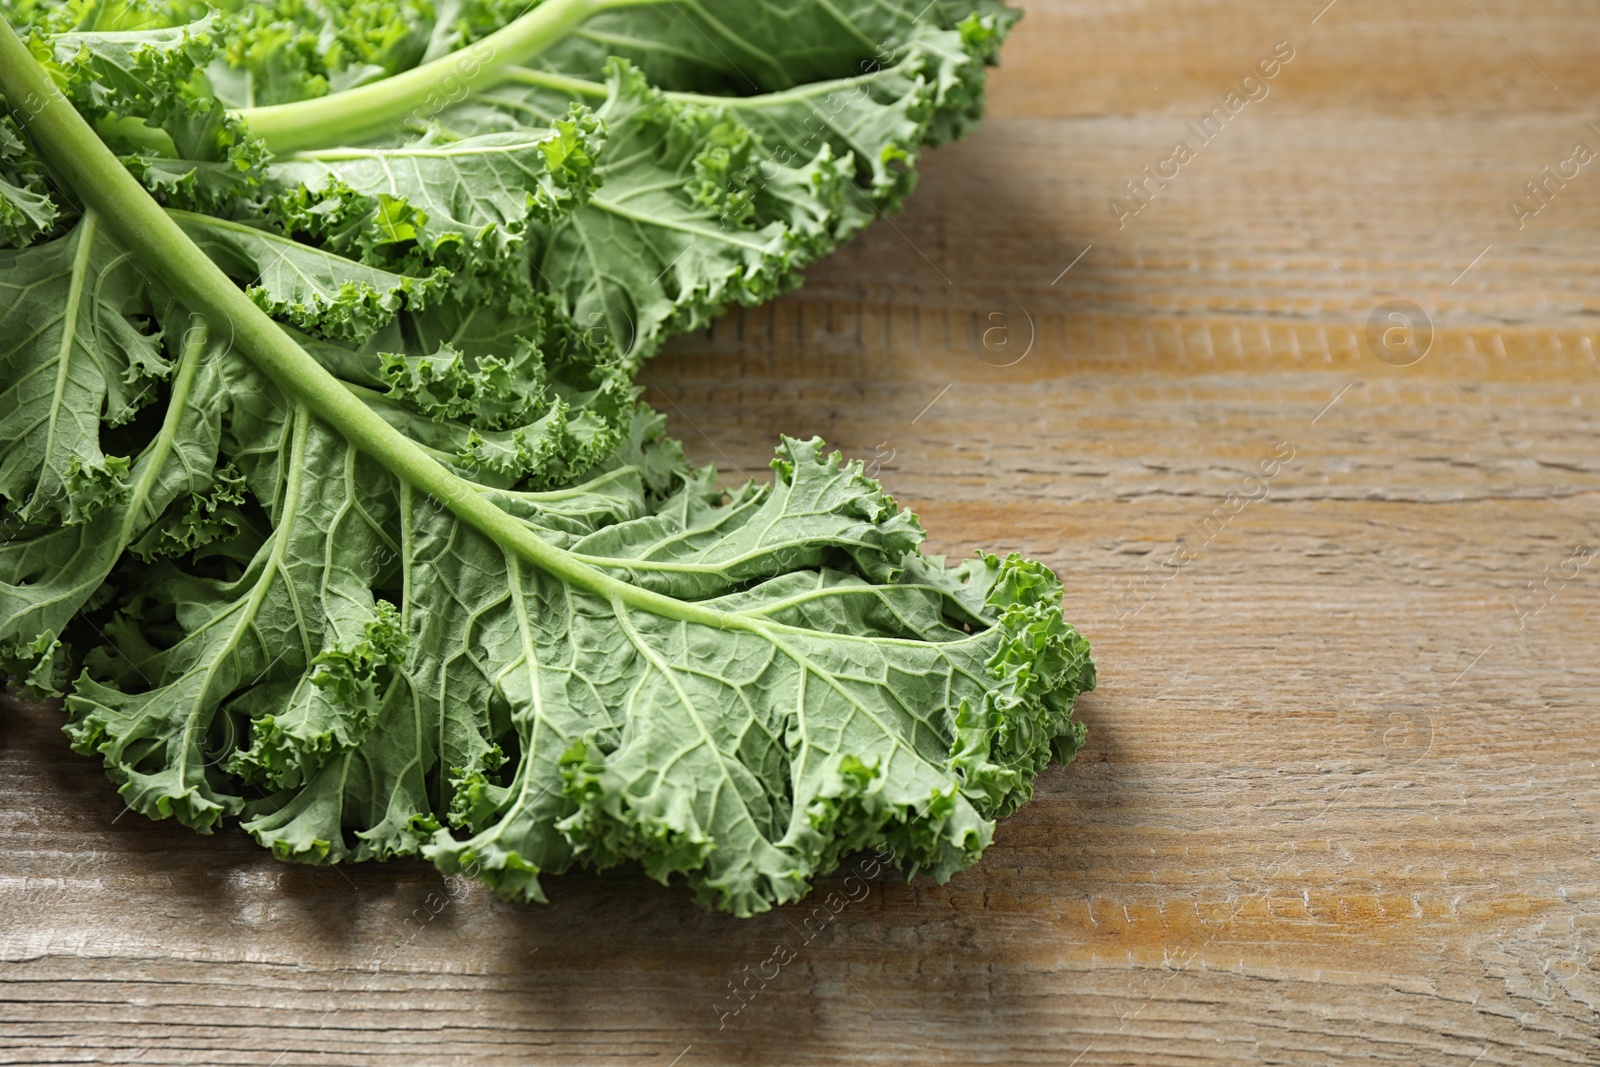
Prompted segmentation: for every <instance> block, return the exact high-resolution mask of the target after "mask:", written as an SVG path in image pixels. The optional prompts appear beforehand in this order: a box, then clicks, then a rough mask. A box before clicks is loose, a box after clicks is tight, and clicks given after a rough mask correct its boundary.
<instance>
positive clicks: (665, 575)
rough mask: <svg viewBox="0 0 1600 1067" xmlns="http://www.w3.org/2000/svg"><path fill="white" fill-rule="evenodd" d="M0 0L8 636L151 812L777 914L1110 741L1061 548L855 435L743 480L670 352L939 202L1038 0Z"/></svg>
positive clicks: (511, 884) (3, 637) (953, 829)
mask: <svg viewBox="0 0 1600 1067" xmlns="http://www.w3.org/2000/svg"><path fill="white" fill-rule="evenodd" d="M5 10H6V13H7V15H8V17H9V18H10V19H11V20H12V21H14V22H16V23H17V24H19V25H21V26H23V27H25V29H26V32H27V38H26V41H25V42H24V40H23V39H21V38H19V37H18V36H17V35H16V34H15V33H14V32H13V31H12V30H11V29H9V28H4V29H0V91H3V93H4V95H5V97H6V101H7V104H8V105H9V109H10V115H11V116H12V117H11V118H9V119H7V120H5V124H0V248H3V247H4V246H9V250H4V251H0V338H4V340H3V341H0V435H3V440H4V441H5V444H4V446H3V449H4V451H3V453H0V500H3V501H4V505H5V510H4V520H5V527H6V531H5V532H6V537H5V540H4V542H3V543H0V659H3V661H4V662H3V667H4V669H5V670H7V671H8V672H9V673H10V674H11V675H12V676H14V677H16V678H17V679H18V680H20V681H22V682H24V683H25V684H28V685H30V686H32V687H34V688H35V689H38V690H42V691H61V690H64V689H66V688H69V687H68V685H67V678H68V677H69V676H70V674H71V673H72V671H73V670H74V669H78V670H80V673H79V674H78V676H77V678H76V679H75V680H74V681H73V682H72V683H71V685H70V690H71V692H70V695H69V696H68V697H67V701H66V706H67V711H68V717H69V724H68V727H67V731H68V733H69V735H70V736H71V738H72V741H73V744H74V745H75V747H77V748H78V749H79V750H80V751H83V752H85V753H92V754H97V755H99V756H100V757H102V758H103V760H104V761H105V764H106V768H107V771H108V773H109V774H110V776H111V778H112V779H113V781H115V782H116V783H117V784H118V786H119V789H120V791H121V793H122V796H123V797H124V798H125V799H126V800H127V802H128V804H129V806H130V807H132V808H134V809H136V810H138V811H140V812H142V813H144V814H147V815H149V816H151V817H156V818H166V817H175V818H177V819H179V820H180V821H182V822H184V823H185V824H187V825H190V826H193V827H195V828H196V829H199V830H201V831H203V832H209V831H210V830H212V829H213V828H215V827H216V826H217V825H219V824H221V823H222V822H223V821H224V820H227V819H230V818H234V817H238V818H240V819H241V820H242V822H243V826H244V828H245V829H246V830H247V831H249V832H250V833H251V834H253V835H254V836H255V837H256V838H257V840H259V841H261V842H262V843H263V844H264V845H267V846H269V847H270V848H272V849H273V850H274V852H276V853H277V854H278V855H280V856H282V857H284V858H290V859H300V860H310V861H317V862H331V861H338V860H345V859H365V858H385V857H389V856H395V855H406V854H417V853H420V854H423V855H426V856H428V857H430V858H432V859H433V861H434V862H435V863H437V864H438V865H439V866H440V867H441V869H444V870H446V871H454V870H472V871H475V872H477V873H479V875H480V876H481V877H483V878H484V879H485V880H487V881H488V882H490V883H491V884H493V885H495V886H496V887H497V888H498V889H499V890H500V891H501V892H503V893H505V894H506V895H508V896H513V897H519V898H524V899H541V898H542V897H541V890H540V887H539V882H538V875H539V874H540V873H541V872H546V871H561V870H564V869H566V868H567V867H569V866H570V865H571V864H573V863H575V862H579V863H586V864H590V865H594V866H607V865H611V864H615V863H618V862H621V861H624V860H636V861H638V862H639V863H641V864H642V866H643V867H644V869H645V870H646V871H647V872H649V873H650V874H651V875H652V876H654V877H656V878H659V879H661V880H662V881H666V880H667V879H668V878H669V877H670V876H671V875H672V874H674V873H678V874H682V875H683V876H684V877H685V879H686V880H687V881H688V883H689V884H690V885H691V886H693V887H694V889H695V891H696V893H697V895H698V897H699V899H701V900H703V901H704V902H706V903H708V904H712V905H715V906H718V907H723V908H726V909H728V910H731V911H734V912H736V913H738V914H749V913H751V912H753V911H757V910H761V909H764V908H766V907H768V906H770V905H771V904H772V903H774V902H782V901H787V900H793V899H796V898H798V897H799V896H801V895H802V894H803V893H804V892H805V891H806V889H807V887H808V886H809V885H810V883H811V881H812V879H813V878H814V877H815V876H816V875H817V874H818V873H821V872H825V871H827V870H829V869H831V868H832V867H833V866H834V865H836V864H837V863H838V861H839V859H840V857H841V856H842V855H843V854H844V853H845V852H847V851H849V850H851V849H855V848H861V847H867V846H870V845H874V844H878V843H882V842H885V841H887V842H889V843H890V844H892V845H893V847H894V848H895V851H896V854H897V855H899V856H900V857H901V859H902V862H903V864H904V866H905V869H906V871H907V873H914V872H916V871H919V870H926V871H930V872H932V873H934V874H935V875H937V876H938V877H940V878H944V877H947V876H948V875H949V874H950V873H951V872H953V871H955V870H957V869H960V868H961V867H964V866H966V865H968V864H970V863H971V862H973V861H974V860H975V859H976V857H977V855H978V854H979V853H980V852H981V850H982V849H983V847H984V846H985V845H986V844H987V843H988V841H989V839H990V836H991V834H992V829H993V820H994V819H995V818H997V817H999V816H1001V815H1004V814H1006V813H1008V812H1010V811H1011V810H1013V809H1014V808H1015V807H1016V806H1017V805H1018V804H1020V803H1021V802H1022V801H1024V800H1025V799H1026V798H1027V797H1028V796H1029V795H1030V793H1031V789H1032V781H1033V778H1034V776H1035V775H1036V774H1037V773H1038V772H1039V770H1040V769H1041V768H1042V767H1043V765H1044V763H1045V762H1046V761H1047V760H1048V759H1049V758H1050V757H1051V756H1052V754H1054V755H1055V756H1058V757H1060V758H1069V757H1070V756H1071V755H1072V753H1073V751H1074V750H1075V749H1076V748H1077V746H1078V744H1079V743H1080V742H1081V739H1082V728H1081V726H1079V725H1078V724H1077V723H1075V722H1074V721H1073V720H1072V718H1071V713H1072V705H1073V701H1074V699H1075V698H1076V696H1077V695H1078V694H1079V693H1080V692H1082V691H1084V690H1086V689H1088V688H1091V687H1092V686H1093V684H1094V667H1093V664H1092V662H1091V661H1090V659H1089V657H1088V646H1087V643H1086V642H1084V640H1083V639H1082V638H1081V637H1080V636H1079V635H1078V634H1077V633H1076V632H1075V631H1073V629H1072V628H1071V627H1070V626H1068V625H1067V624H1066V623H1065V622H1064V620H1063V618H1062V614H1061V609H1060V604H1059V600H1060V595H1061V587H1060V584H1059V582H1058V581H1057V580H1056V578H1055V576H1054V575H1052V574H1051V573H1050V572H1049V571H1048V570H1047V569H1045V568H1043V567H1042V566H1040V565H1039V564H1037V563H1032V562H1029V561H1026V560H1023V559H1021V558H1019V557H1016V556H1010V557H1006V558H1000V557H996V556H990V555H979V556H978V557H977V558H975V559H973V560H971V561H969V562H967V563H966V564H964V565H962V566H960V567H957V568H954V569H947V568H946V567H945V565H944V563H943V561H942V560H940V559H936V558H932V557H927V556H924V555H923V554H922V553H921V551H920V547H919V546H920V544H921V542H922V539H923V533H922V530H921V528H920V526H919V525H918V523H917V520H916V518H915V516H913V515H911V514H910V513H908V512H904V511H900V510H898V509H897V507H896V505H895V503H894V501H893V500H892V499H891V498H890V497H888V496H887V495H885V494H884V492H883V491H882V489H881V488H880V487H879V486H878V485H877V484H876V483H875V482H873V481H871V480H870V479H868V478H866V477H865V476H864V474H863V472H862V469H861V465H860V464H859V463H852V462H844V461H843V460H842V459H841V457H839V456H838V455H837V454H832V455H829V454H826V453H825V452H824V450H823V448H822V446H821V443H820V442H819V441H794V440H787V439H785V440H784V442H783V443H782V445H781V447H780V448H779V449H778V454H777V458H776V459H775V460H774V464H773V469H774V477H773V480H772V482H771V484H770V485H756V484H750V485H746V486H743V487H741V488H738V489H734V490H731V491H725V490H723V489H720V488H718V487H717V486H716V485H715V484H714V479H713V472H712V471H711V470H710V469H709V468H708V469H704V470H698V471H697V470H693V469H691V468H690V467H689V465H688V464H687V463H686V461H685V459H684V456H683V454H682V451H681V449H680V448H679V447H678V446H677V445H676V444H675V443H673V442H671V441H669V440H666V439H665V438H663V437H662V436H661V430H662V420H661V419H660V417H659V416H656V415H654V414H653V413H651V412H649V411H648V409H646V408H644V407H642V406H641V405H639V404H638V403H637V399H636V398H637V390H636V388H635V386H634V385H633V384H632V381H631V379H632V375H633V373H634V371H635V370H636V369H637V367H638V365H639V363H640V361H642V360H643V359H645V358H646V357H648V356H649V355H650V354H652V353H653V352H655V351H656V350H657V349H658V348H659V347H660V345H661V343H662V342H663V341H664V340H665V339H666V338H667V337H668V336H670V335H671V334H672V333H674V332H677V331H681V330H684V329H688V328H692V327H694V326H697V325H700V324H703V323H705V322H706V321H708V320H709V318H710V317H711V316H712V315H714V314H715V313H716V312H717V311H718V310H719V309H720V308H721V307H723V306H724V305H726V304H729V303H736V302H737V303H755V302H758V301H761V300H765V299H768V298H769V297H771V296H772V295H773V294H775V293H776V292H778V291H780V290H781V289H783V288H785V287H787V286H789V285H792V284H795V282H796V281H797V280H798V277H799V275H798V272H799V270H800V269H801V268H803V267H804V266H805V265H806V264H808V263H810V262H812V261H814V260H815V259H816V258H817V257H818V256H821V255H823V254H826V253H827V252H828V251H829V250H831V249H832V248H833V247H835V246H836V245H837V244H838V242H839V241H841V240H843V239H845V238H846V237H848V236H849V234H851V233H852V232H854V231H855V230H856V229H858V228H859V227H860V226H862V225H863V224H865V223H866V222H867V221H869V220H870V219H871V218H872V217H873V216H874V215H876V214H877V213H878V212H881V211H886V210H890V209H893V208H894V207H895V206H897V204H898V203H899V201H900V199H901V198H902V197H904V196H905V195H906V193H907V192H908V191H909V189H910V186H911V181H912V170H911V164H912V163H913V162H914V160H915V156H916V153H917V152H918V150H919V148H920V146H921V145H923V144H925V143H934V142H937V141H938V140H941V139H944V138H947V137H950V136H955V135H957V134H959V133H960V132H961V131H962V130H963V129H964V128H965V127H966V126H967V125H969V124H970V123H971V122H972V121H973V120H974V119H975V118H976V116H977V113H978V110H979V108H980V106H981V84H982V81H981V78H982V68H983V65H984V63H985V62H987V61H988V60H989V59H991V58H992V55H993V52H994V49H995V47H996V45H997V44H998V40H999V38H1000V36H1001V35H1003V33H1004V32H1005V30H1006V29H1007V28H1008V27H1009V25H1010V22H1011V19H1012V17H1013V16H1012V15H1011V13H1009V12H1008V11H1006V10H1005V9H1004V8H1003V7H1001V6H1000V5H998V4H993V3H985V2H981V0H978V2H972V3H958V2H955V0H934V2H933V3H926V4H925V3H909V2H908V3H900V2H898V0H874V2H865V0H862V2H852V3H845V4H839V3H831V4H820V3H817V4H810V3H797V4H788V3H786V4H777V3H773V2H771V0H761V2H752V0H738V2H735V0H695V2H683V3H672V4H653V3H650V2H649V0H632V2H629V0H545V2H544V3H541V4H537V5H535V6H534V7H533V8H532V9H531V10H529V11H528V12H527V13H526V14H515V15H514V13H512V12H509V11H503V10H501V9H500V7H499V6H498V5H497V4H496V3H495V2H493V0H455V2H449V3H442V4H440V5H439V6H438V8H437V9H435V7H434V5H432V4H431V3H428V2H427V0H325V2H323V3H320V4H317V5H306V4H303V3H299V2H298V0H276V2H273V3H267V4H249V5H246V4H243V3H240V4H238V5H229V6H225V8H224V9H223V10H222V11H220V12H217V11H206V10H202V9H200V8H198V7H197V6H196V5H193V4H191V3H188V2H187V0H170V2H161V0H70V2H68V3H64V4H61V3H51V4H43V3H39V4H37V5H36V4H34V3H33V2H32V0H23V2H21V3H17V4H11V5H8V6H6V7H5ZM513 15H514V17H513ZM90 124H92V127H91V125H90ZM24 134H25V135H26V136H24ZM74 648H76V649H79V650H80V651H79V652H76V653H75V652H74V651H73V649H74Z"/></svg>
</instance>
